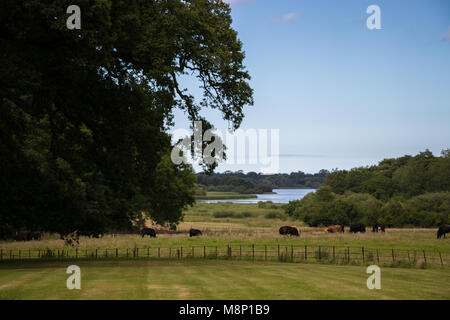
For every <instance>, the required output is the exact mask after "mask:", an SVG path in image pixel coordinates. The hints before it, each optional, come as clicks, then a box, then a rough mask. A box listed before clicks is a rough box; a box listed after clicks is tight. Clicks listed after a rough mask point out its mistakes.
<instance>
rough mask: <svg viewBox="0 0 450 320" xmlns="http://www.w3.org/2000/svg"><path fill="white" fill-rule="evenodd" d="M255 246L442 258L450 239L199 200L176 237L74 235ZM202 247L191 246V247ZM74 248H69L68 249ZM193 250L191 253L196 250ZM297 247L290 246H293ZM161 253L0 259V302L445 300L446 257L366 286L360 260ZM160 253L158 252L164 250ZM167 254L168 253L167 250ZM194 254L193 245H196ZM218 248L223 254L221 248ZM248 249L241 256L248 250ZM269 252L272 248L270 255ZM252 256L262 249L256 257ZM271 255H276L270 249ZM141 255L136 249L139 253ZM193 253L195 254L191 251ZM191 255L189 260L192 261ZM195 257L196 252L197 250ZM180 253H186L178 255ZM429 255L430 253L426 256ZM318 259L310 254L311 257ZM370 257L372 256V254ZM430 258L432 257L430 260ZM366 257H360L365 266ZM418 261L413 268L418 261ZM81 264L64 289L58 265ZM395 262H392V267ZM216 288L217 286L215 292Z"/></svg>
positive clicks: (448, 292)
mask: <svg viewBox="0 0 450 320" xmlns="http://www.w3.org/2000/svg"><path fill="white" fill-rule="evenodd" d="M282 225H295V226H297V227H298V228H299V230H300V232H301V233H300V237H298V238H297V237H292V238H290V237H283V236H280V235H279V234H278V228H279V227H280V226H282ZM191 227H192V228H197V229H201V230H202V231H203V236H202V237H193V238H189V236H188V234H187V232H188V230H189V228H191ZM227 245H231V246H234V249H233V250H234V251H233V254H234V255H236V254H237V253H236V246H244V247H245V246H246V247H247V249H248V248H249V247H250V246H251V245H255V246H256V247H259V248H260V249H261V248H263V247H268V248H269V250H275V248H276V247H277V246H281V247H282V248H283V249H285V250H286V253H288V248H291V246H294V247H295V246H297V247H298V250H301V247H303V246H305V245H306V246H308V247H314V246H316V247H317V246H325V247H326V246H328V247H330V246H336V247H342V248H344V247H351V248H356V250H359V251H358V252H360V251H361V247H365V248H366V250H367V251H366V254H367V252H370V250H371V249H370V248H372V249H380V250H385V251H387V252H388V257H387V258H388V259H389V252H390V250H391V249H396V250H414V251H418V252H419V254H420V252H422V250H426V251H427V253H430V252H435V253H438V252H440V253H442V254H443V255H445V257H447V258H446V259H448V257H450V239H436V230H435V229H387V230H386V233H384V234H383V233H372V232H370V230H368V232H366V233H365V234H350V233H347V232H346V233H344V234H328V233H326V232H325V231H324V229H323V228H310V227H306V226H304V225H303V223H302V222H301V221H295V220H292V219H290V218H288V217H287V216H286V215H285V214H284V211H283V206H282V205H280V204H270V203H268V204H266V205H264V207H262V206H261V205H257V204H232V203H216V204H206V203H198V204H196V205H195V206H194V207H192V208H190V209H188V210H187V211H186V212H185V217H184V221H183V222H182V223H181V224H180V225H179V227H178V230H177V232H176V233H173V234H158V236H157V238H141V237H140V236H139V235H137V234H135V235H130V234H128V235H127V234H124V235H116V236H115V237H112V235H105V236H104V237H103V238H100V239H94V238H92V239H90V238H87V237H82V238H81V240H80V246H79V247H78V248H79V250H80V252H81V251H83V250H87V249H90V250H94V249H96V248H99V249H100V250H101V249H106V248H109V249H112V248H119V250H120V248H122V252H123V250H124V249H125V248H135V247H138V248H150V249H151V250H153V251H152V252H153V253H152V255H151V256H153V257H155V249H156V248H158V247H162V248H169V247H178V248H179V247H183V248H184V249H185V252H186V253H185V254H186V256H188V255H189V252H190V248H191V247H203V246H208V247H210V248H213V247H215V246H219V247H222V248H225V247H226V246H227ZM0 248H1V249H2V250H3V252H7V251H8V250H21V251H22V252H23V254H24V255H26V252H27V251H28V250H29V249H46V248H51V249H58V250H60V249H61V250H62V249H65V250H67V247H65V246H64V242H63V241H62V240H60V239H59V238H58V237H57V236H56V235H45V237H44V239H43V240H41V241H29V242H23V241H2V242H0ZM200 249H202V248H199V251H202V250H200ZM72 250H73V248H72ZM196 250H197V249H196ZM296 250H297V249H296ZM161 252H162V254H161V256H162V258H161V259H160V260H157V259H152V258H150V259H134V260H132V259H130V260H126V259H122V258H118V259H116V260H111V259H110V258H106V259H103V260H92V259H91V260H89V259H84V260H83V259H82V260H76V261H72V262H70V261H66V262H64V261H58V260H55V261H45V260H44V261H42V260H37V261H36V260H34V261H2V262H0V298H2V299H16V298H17V299H41V298H42V299H73V298H74V299H91V298H95V299H107V298H111V299H416V298H417V299H449V298H450V287H449V286H448V283H449V280H450V268H449V267H450V263H448V262H447V261H448V260H445V259H444V262H445V263H444V264H445V267H444V268H441V267H440V264H439V260H437V262H436V263H437V264H436V265H430V266H428V265H427V268H426V269H420V268H411V267H410V266H409V267H408V266H406V265H403V264H397V265H396V266H397V267H396V268H390V267H387V266H386V265H384V264H380V266H381V267H382V290H378V291H375V290H368V289H367V288H366V286H365V280H366V279H367V277H368V275H366V273H365V267H364V266H354V265H351V264H350V265H348V264H327V263H319V264H318V263H310V262H309V261H311V259H309V260H308V261H307V263H305V261H302V259H299V260H297V261H298V262H300V263H281V262H277V261H278V260H277V259H276V257H275V259H273V260H272V261H271V259H267V261H260V260H261V259H259V260H258V259H256V260H255V261H253V262H252V261H248V259H247V260H246V259H242V260H239V259H237V260H221V259H219V260H215V259H180V260H178V259H172V260H168V259H165V258H164V257H166V254H167V252H168V250H166V251H164V249H162V250H161ZM164 252H165V253H164ZM173 252H174V251H172V254H173ZM197 252H198V251H197ZM223 253H224V254H225V251H224V252H223ZM247 253H248V252H247ZM272 253H274V252H273V251H272ZM258 254H259V255H261V254H262V253H261V251H259V253H258ZM275 254H276V253H275ZM143 255H145V251H144V250H142V251H141V256H140V257H142V256H143ZM197 255H198V253H197ZM197 255H196V257H198V256H197ZM200 255H201V253H200ZM183 257H185V256H183ZM435 257H436V256H435ZM316 258H317V257H316ZM372 258H373V256H372ZM436 259H438V258H436ZM368 263H371V262H370V261H368V260H366V264H368ZM421 263H422V262H421V261H419V263H418V264H416V266H418V267H419V266H422V264H421ZM69 264H77V265H80V267H81V268H82V272H83V276H82V277H83V284H82V286H83V289H82V290H81V291H76V292H73V291H70V290H67V289H66V287H65V279H66V278H67V275H66V274H65V268H66V267H67V266H68V265H69ZM393 265H394V264H393ZM219 289H220V290H219Z"/></svg>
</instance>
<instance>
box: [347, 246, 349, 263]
mask: <svg viewBox="0 0 450 320" xmlns="http://www.w3.org/2000/svg"><path fill="white" fill-rule="evenodd" d="M347 251H348V255H347V259H348V260H347V261H348V263H350V247H347Z"/></svg>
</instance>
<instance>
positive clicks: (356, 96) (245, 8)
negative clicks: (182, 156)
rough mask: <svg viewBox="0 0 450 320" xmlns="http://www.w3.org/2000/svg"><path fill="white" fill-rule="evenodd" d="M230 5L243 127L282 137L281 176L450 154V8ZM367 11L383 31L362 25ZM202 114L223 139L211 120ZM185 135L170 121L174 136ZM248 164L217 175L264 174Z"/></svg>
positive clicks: (214, 115) (246, 1) (252, 0)
mask: <svg viewBox="0 0 450 320" xmlns="http://www.w3.org/2000/svg"><path fill="white" fill-rule="evenodd" d="M227 2H228V3H230V6H231V10H232V11H231V12H232V18H233V24H232V27H233V28H234V29H235V30H236V31H237V32H238V37H239V39H240V40H241V41H242V43H243V50H244V51H245V54H246V58H245V60H244V64H245V65H246V67H247V70H248V72H249V73H250V75H251V77H252V79H251V81H250V85H251V87H252V88H253V89H254V101H255V103H254V105H253V106H248V107H245V108H244V114H245V119H244V121H243V122H242V125H241V128H242V129H243V130H248V129H256V130H259V129H267V130H268V131H269V132H270V129H278V130H279V166H278V172H280V173H289V172H292V171H303V172H307V173H315V172H318V171H319V170H320V169H327V170H332V169H350V168H353V167H360V166H367V165H373V164H377V163H378V162H379V161H381V160H383V159H384V158H393V157H399V156H403V155H405V154H410V155H414V154H417V153H419V152H421V151H424V150H425V149H429V150H430V151H432V152H433V153H434V154H435V155H439V154H440V152H441V150H442V149H447V148H450V126H449V120H450V1H448V0H443V1H437V0H427V1H421V0H420V1H416V0H408V1H402V0H395V1H394V0H389V1H379V0H378V1H376V0H371V1H365V0H352V1H349V0H340V1H335V0H333V1H325V0H315V1H314V0H311V1H304V0H293V1H290V0H228V1H227ZM370 5H377V6H378V7H379V8H380V21H381V29H373V30H369V29H368V28H367V26H366V20H367V19H368V18H369V17H370V16H371V14H368V13H366V9H367V8H368V7H369V6H370ZM199 92H200V91H199ZM203 115H205V116H206V117H207V118H208V119H209V120H210V121H211V122H212V123H213V124H214V125H215V126H216V127H217V128H218V129H219V130H221V131H222V132H223V133H225V130H226V128H227V125H228V124H227V122H225V121H224V120H222V117H221V115H220V114H219V113H218V112H216V111H211V110H210V111H205V112H203ZM188 126H189V124H188V122H187V121H186V115H184V114H183V113H182V112H181V111H178V112H176V113H175V127H174V129H178V128H188ZM269 136H270V135H269ZM258 138H260V137H258ZM225 143H226V141H225ZM270 149H271V148H270V147H269V151H270ZM248 162H249V161H247V163H245V164H221V165H219V167H218V169H217V171H218V172H223V171H225V170H232V171H237V170H243V171H245V172H248V171H256V172H262V171H264V170H262V169H263V167H264V165H263V164H261V163H257V164H249V163H248ZM196 170H197V171H198V167H196Z"/></svg>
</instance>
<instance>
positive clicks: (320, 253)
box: [319, 246, 322, 261]
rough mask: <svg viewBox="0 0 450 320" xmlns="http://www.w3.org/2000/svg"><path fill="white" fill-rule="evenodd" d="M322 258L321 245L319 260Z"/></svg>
mask: <svg viewBox="0 0 450 320" xmlns="http://www.w3.org/2000/svg"><path fill="white" fill-rule="evenodd" d="M320 260H322V252H321V250H320V246H319V261H320Z"/></svg>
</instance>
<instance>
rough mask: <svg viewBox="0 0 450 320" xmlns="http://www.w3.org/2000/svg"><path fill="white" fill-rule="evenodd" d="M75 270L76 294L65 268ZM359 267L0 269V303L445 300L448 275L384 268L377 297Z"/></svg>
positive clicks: (125, 264)
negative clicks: (69, 285) (77, 276)
mask: <svg viewBox="0 0 450 320" xmlns="http://www.w3.org/2000/svg"><path fill="white" fill-rule="evenodd" d="M70 264H77V265H79V266H80V268H81V290H68V289H67V288H66V279H67V277H68V276H69V275H68V274H66V268H67V266H68V265H70ZM368 276H369V275H368V274H366V268H365V267H359V266H341V265H339V266H336V265H315V264H292V263H272V262H270V263H259V262H245V261H214V260H206V261H199V260H184V261H183V260H181V261H178V260H177V261H167V260H116V261H108V260H102V261H88V260H85V261H76V262H74V261H72V262H70V261H66V262H62V261H59V262H42V261H39V262H27V263H25V262H22V263H20V264H18V263H2V264H0V299H449V298H450V287H449V285H448V284H449V283H450V271H449V270H448V269H439V268H435V269H425V270H422V269H413V268H411V269H410V268H382V269H381V290H369V289H367V287H366V280H367V277H368Z"/></svg>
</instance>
